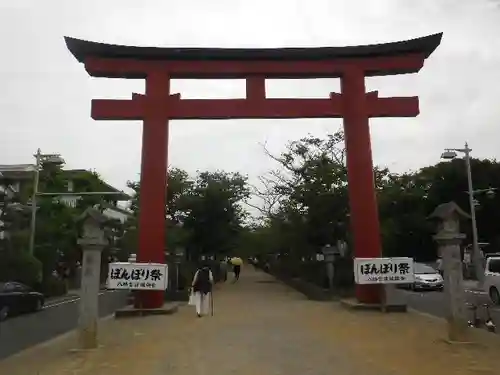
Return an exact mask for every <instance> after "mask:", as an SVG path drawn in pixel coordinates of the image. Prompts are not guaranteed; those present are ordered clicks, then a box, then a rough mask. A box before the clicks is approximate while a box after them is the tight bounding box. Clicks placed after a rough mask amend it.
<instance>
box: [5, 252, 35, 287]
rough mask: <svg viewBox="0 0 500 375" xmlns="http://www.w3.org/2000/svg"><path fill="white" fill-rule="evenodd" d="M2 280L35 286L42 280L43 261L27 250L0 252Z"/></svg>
mask: <svg viewBox="0 0 500 375" xmlns="http://www.w3.org/2000/svg"><path fill="white" fill-rule="evenodd" d="M0 280H1V281H18V282H20V283H23V284H26V285H29V286H31V287H33V286H35V285H37V284H39V283H40V282H41V280H42V263H41V262H40V261H39V260H38V259H36V258H35V257H34V256H33V255H31V254H29V253H27V252H25V251H16V252H0Z"/></svg>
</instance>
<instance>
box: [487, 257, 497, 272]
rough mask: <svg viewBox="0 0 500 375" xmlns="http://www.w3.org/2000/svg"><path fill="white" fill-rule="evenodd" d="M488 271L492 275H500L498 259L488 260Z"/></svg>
mask: <svg viewBox="0 0 500 375" xmlns="http://www.w3.org/2000/svg"><path fill="white" fill-rule="evenodd" d="M488 271H489V272H493V273H500V259H490V261H489V263H488Z"/></svg>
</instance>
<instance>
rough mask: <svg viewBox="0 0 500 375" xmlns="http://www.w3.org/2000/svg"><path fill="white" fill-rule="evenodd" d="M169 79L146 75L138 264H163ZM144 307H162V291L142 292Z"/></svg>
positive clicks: (154, 73) (159, 74) (160, 74)
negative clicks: (166, 106)
mask: <svg viewBox="0 0 500 375" xmlns="http://www.w3.org/2000/svg"><path fill="white" fill-rule="evenodd" d="M169 91H170V77H169V76H168V74H167V73H165V72H162V71H151V72H148V75H147V77H146V95H145V96H144V97H143V103H144V108H143V110H144V125H143V128H142V158H141V190H140V198H139V199H140V202H139V253H138V257H137V260H138V261H139V262H151V263H164V262H165V253H164V251H165V234H166V233H165V230H166V227H165V204H166V189H167V165H168V164H167V157H168V108H165V105H168V104H170V103H169ZM139 296H140V297H139V298H140V301H136V305H137V304H140V305H141V306H142V307H143V308H159V307H161V306H163V303H164V298H165V293H164V292H163V291H142V292H140V294H139Z"/></svg>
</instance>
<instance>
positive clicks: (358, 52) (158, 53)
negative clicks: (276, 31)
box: [64, 33, 443, 62]
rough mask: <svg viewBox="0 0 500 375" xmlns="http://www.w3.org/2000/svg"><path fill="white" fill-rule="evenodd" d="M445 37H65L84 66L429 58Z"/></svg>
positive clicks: (71, 49)
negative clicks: (206, 40)
mask: <svg viewBox="0 0 500 375" xmlns="http://www.w3.org/2000/svg"><path fill="white" fill-rule="evenodd" d="M442 36H443V34H442V33H439V34H433V35H428V36H425V37H422V38H416V39H409V40H404V41H399V42H392V43H382V44H370V45H361V46H348V47H314V48H267V49H266V48H160V47H136V46H124V45H115V44H105V43H97V42H91V41H86V40H81V39H75V38H71V37H65V38H64V39H65V41H66V45H67V47H68V49H69V50H70V52H71V53H72V54H73V56H74V57H75V58H76V59H77V60H78V61H79V62H84V61H85V59H86V58H89V57H99V58H112V59H113V58H114V59H127V58H129V59H138V60H177V61H203V60H212V61H214V60H218V61H223V60H225V61H252V60H253V61H262V60H266V61H294V60H296V61H299V60H300V61H318V60H331V59H339V58H370V57H382V56H397V55H405V54H423V55H424V56H425V57H428V56H429V55H430V54H431V53H432V52H433V51H434V50H435V49H436V48H437V47H438V46H439V44H440V43H441V38H442Z"/></svg>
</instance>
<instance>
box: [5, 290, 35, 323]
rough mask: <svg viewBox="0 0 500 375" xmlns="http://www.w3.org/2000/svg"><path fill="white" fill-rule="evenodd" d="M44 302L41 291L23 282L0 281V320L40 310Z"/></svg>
mask: <svg viewBox="0 0 500 375" xmlns="http://www.w3.org/2000/svg"><path fill="white" fill-rule="evenodd" d="M44 302H45V298H44V296H43V294H42V293H38V292H35V291H34V290H33V289H31V288H30V287H28V286H26V285H24V284H21V283H18V282H5V283H0V321H1V320H4V319H6V318H7V317H9V316H13V315H18V314H23V313H27V312H33V311H38V310H41V309H42V308H43V304H44Z"/></svg>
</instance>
